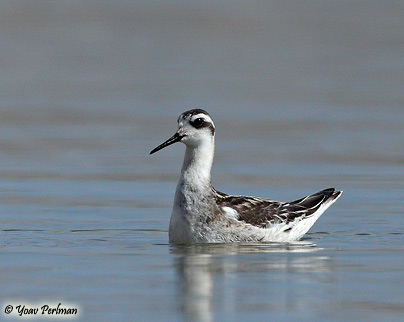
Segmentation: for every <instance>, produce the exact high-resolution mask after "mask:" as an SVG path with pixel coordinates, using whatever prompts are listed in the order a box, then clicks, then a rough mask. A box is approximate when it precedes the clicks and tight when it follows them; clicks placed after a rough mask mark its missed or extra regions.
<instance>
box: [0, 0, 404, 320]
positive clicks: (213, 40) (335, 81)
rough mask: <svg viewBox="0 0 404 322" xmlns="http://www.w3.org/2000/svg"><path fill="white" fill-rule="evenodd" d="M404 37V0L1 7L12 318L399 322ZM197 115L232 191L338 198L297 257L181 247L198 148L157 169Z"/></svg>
mask: <svg viewBox="0 0 404 322" xmlns="http://www.w3.org/2000/svg"><path fill="white" fill-rule="evenodd" d="M403 31H404V5H403V3H402V2H400V1H376V2H374V1H304V2H303V1H301V2H297V1H296V2H294V1H257V2H244V1H206V2H202V1H173V2H165V1H149V2H141V1H125V0H118V1H39V0H33V1H28V0H25V1H2V2H1V3H0V43H1V50H0V65H1V72H0V84H1V85H0V94H1V95H0V151H1V153H0V258H1V261H0V270H1V274H0V285H1V290H2V291H1V296H0V302H1V305H2V307H1V315H0V316H1V320H11V319H12V318H10V317H8V316H6V315H5V314H4V308H5V306H6V305H7V304H9V303H11V302H12V303H21V304H32V305H35V304H38V303H42V304H43V303H48V302H50V303H55V302H61V303H62V304H63V303H70V304H72V305H76V307H78V308H79V313H80V316H79V317H78V318H77V320H82V321H182V320H187V321H247V320H249V321H255V320H257V321H259V320H261V321H292V320H299V321H349V320H350V321H353V320H360V321H402V320H403V319H404V257H403V255H404V252H403V251H404V246H403V243H404V235H403V233H404V231H403V230H404V229H403V228H404V198H403V193H404V186H403V184H404V173H403V169H404V151H403V142H404V135H403V123H404V108H403V106H404V64H403V63H404V61H403V53H404V33H403ZM190 108H204V109H206V110H208V111H209V112H210V113H211V115H212V117H213V118H214V121H215V124H216V127H217V135H216V156H215V163H214V167H213V173H212V175H213V184H214V185H215V187H216V188H217V189H218V190H221V191H225V192H227V193H232V194H249V195H257V196H264V197H268V198H272V199H277V200H285V201H287V200H292V199H297V198H300V197H303V196H304V195H306V194H309V193H312V192H315V191H318V190H320V189H323V188H327V187H333V186H335V187H336V188H338V189H342V190H344V194H343V196H342V197H341V199H340V200H339V201H338V202H337V203H336V204H334V205H333V206H332V207H331V208H330V209H329V210H328V211H327V212H326V213H325V214H324V215H323V216H322V217H321V218H320V219H319V221H318V222H317V223H316V224H315V226H314V227H313V228H312V229H311V231H310V233H309V234H307V235H306V237H305V239H304V240H303V241H302V242H301V243H296V244H250V245H249V244H241V245H239V244H235V245H211V246H209V245H197V246H187V247H179V246H172V245H169V244H168V222H169V217H170V213H171V206H172V200H173V195H174V190H175V186H176V181H177V179H178V175H179V171H180V166H181V162H182V158H183V151H184V147H183V146H181V145H180V144H177V145H175V146H172V147H170V148H167V149H165V150H163V151H161V152H159V153H158V154H155V155H153V156H149V155H148V153H149V151H150V150H151V149H152V148H154V147H155V146H157V145H158V144H159V143H161V142H162V141H164V140H165V139H167V138H168V137H169V136H171V135H172V134H173V133H174V131H175V129H176V123H175V122H176V118H177V117H178V115H179V114H180V113H181V112H183V111H184V110H187V109H190ZM13 318H14V319H15V320H21V321H22V320H23V319H22V318H18V317H16V316H15V315H14V317H13Z"/></svg>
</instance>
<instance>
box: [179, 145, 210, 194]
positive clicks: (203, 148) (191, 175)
mask: <svg viewBox="0 0 404 322" xmlns="http://www.w3.org/2000/svg"><path fill="white" fill-rule="evenodd" d="M214 150H215V145H214V138H212V139H211V141H210V142H203V143H201V144H200V145H198V146H196V147H190V146H187V148H186V151H185V157H184V163H183V165H182V169H181V179H182V180H183V182H184V183H186V184H188V185H191V186H194V187H195V188H197V187H198V186H199V187H206V186H210V170H211V168H212V163H213V155H214Z"/></svg>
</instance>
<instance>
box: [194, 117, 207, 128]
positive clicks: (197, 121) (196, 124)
mask: <svg viewBox="0 0 404 322" xmlns="http://www.w3.org/2000/svg"><path fill="white" fill-rule="evenodd" d="M204 123H205V120H204V119H203V118H201V117H199V118H197V119H195V120H194V121H192V122H191V125H192V126H193V127H195V128H197V129H198V128H200V127H202V125H203V124H204Z"/></svg>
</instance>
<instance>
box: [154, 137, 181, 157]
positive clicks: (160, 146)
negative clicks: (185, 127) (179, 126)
mask: <svg viewBox="0 0 404 322" xmlns="http://www.w3.org/2000/svg"><path fill="white" fill-rule="evenodd" d="M183 137H184V136H183V135H180V134H178V132H177V133H175V134H174V135H173V136H172V137H170V138H169V139H168V140H167V141H165V142H164V143H161V144H160V145H159V146H158V147H156V148H154V149H153V150H151V151H150V154H153V153H155V152H157V151H159V150H161V149H164V148H165V147H167V146H169V145H171V144H174V143H176V142H179V141H181V139H182V138H183Z"/></svg>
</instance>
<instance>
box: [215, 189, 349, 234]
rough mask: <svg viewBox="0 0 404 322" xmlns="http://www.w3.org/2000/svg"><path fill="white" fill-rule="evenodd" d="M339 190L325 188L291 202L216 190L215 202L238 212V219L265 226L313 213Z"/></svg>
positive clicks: (335, 195) (297, 218)
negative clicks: (227, 193) (230, 194)
mask: <svg viewBox="0 0 404 322" xmlns="http://www.w3.org/2000/svg"><path fill="white" fill-rule="evenodd" d="M340 194H341V192H339V191H338V192H335V190H334V189H332V188H330V189H325V190H322V191H320V192H317V193H315V194H312V195H309V196H307V197H305V198H302V199H299V200H295V201H292V202H279V201H273V200H268V199H264V198H255V197H247V196H229V195H226V194H223V193H220V192H218V198H217V203H218V205H219V206H220V207H229V208H231V209H233V210H235V211H237V214H238V218H237V219H238V220H240V221H243V222H246V223H248V224H251V225H254V226H257V227H261V228H266V227H268V226H269V225H274V224H289V223H291V222H294V221H295V220H302V219H304V218H306V217H309V216H311V215H312V214H314V213H315V212H316V211H317V210H318V209H319V208H320V206H321V205H322V204H324V203H325V202H327V201H329V200H334V199H335V198H337V197H338V196H339V195H340Z"/></svg>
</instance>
